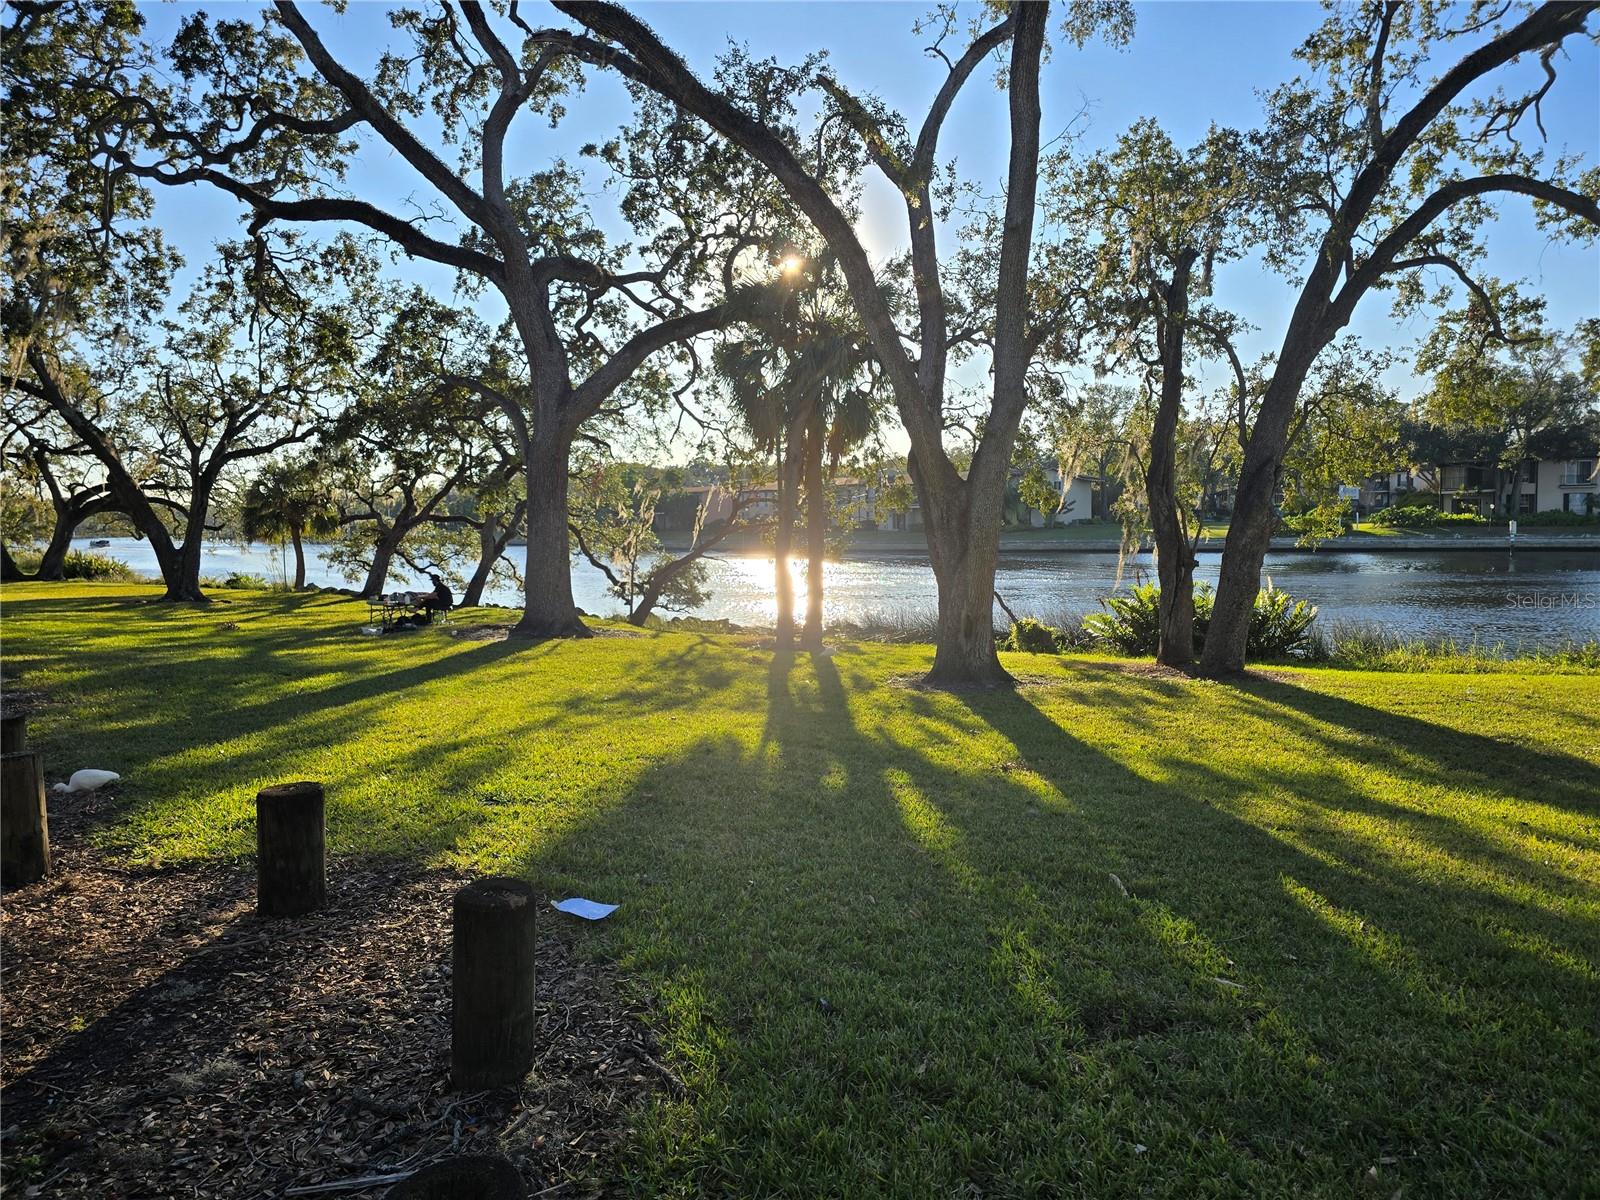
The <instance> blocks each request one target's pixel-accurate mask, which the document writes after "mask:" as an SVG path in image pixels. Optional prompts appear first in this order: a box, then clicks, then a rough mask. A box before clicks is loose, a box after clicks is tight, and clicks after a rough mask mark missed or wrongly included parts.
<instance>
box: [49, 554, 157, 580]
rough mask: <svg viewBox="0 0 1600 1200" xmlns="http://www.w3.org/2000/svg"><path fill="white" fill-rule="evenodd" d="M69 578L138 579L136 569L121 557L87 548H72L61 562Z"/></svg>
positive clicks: (63, 570) (62, 568)
mask: <svg viewBox="0 0 1600 1200" xmlns="http://www.w3.org/2000/svg"><path fill="white" fill-rule="evenodd" d="M61 570H62V573H63V574H64V575H65V577H66V578H68V579H108V580H113V581H117V582H121V581H125V580H129V579H137V578H138V577H139V576H138V575H137V574H136V573H135V572H134V569H133V568H132V567H130V566H129V565H128V564H127V563H125V562H123V561H122V560H121V559H117V558H112V557H110V556H109V555H106V554H91V553H89V551H87V550H72V551H69V552H68V553H67V557H66V558H65V559H64V560H63V561H62V564H61Z"/></svg>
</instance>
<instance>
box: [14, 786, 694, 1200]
mask: <svg viewBox="0 0 1600 1200" xmlns="http://www.w3.org/2000/svg"><path fill="white" fill-rule="evenodd" d="M107 803H108V801H107V800H106V798H105V797H103V796H102V797H101V798H100V799H98V800H85V801H84V802H83V807H82V808H81V809H80V810H79V811H78V812H74V813H69V812H61V813H60V814H59V815H58V813H57V811H56V810H57V807H58V805H57V803H56V801H55V800H52V803H51V809H52V812H51V823H52V830H51V832H52V841H53V842H55V843H56V855H57V857H56V872H55V874H54V875H53V876H52V877H51V878H49V879H47V880H44V881H42V882H41V883H38V884H35V885H33V886H30V887H26V888H20V889H17V890H15V891H13V892H11V893H9V894H7V895H6V896H5V897H4V899H3V903H0V936H3V943H4V982H3V988H4V991H3V1007H0V1037H3V1039H4V1040H3V1058H0V1086H3V1090H0V1139H3V1141H0V1152H3V1155H4V1159H5V1164H6V1169H5V1174H4V1181H3V1194H4V1195H5V1196H6V1197H8V1198H9V1197H32V1196H51V1197H56V1196H60V1197H95V1198H96V1200H114V1198H119V1197H145V1196H152V1197H153V1196H161V1197H191V1196H194V1197H201V1196H205V1197H209V1196H227V1197H240V1198H244V1197H269V1196H270V1197H278V1196H299V1195H330V1196H335V1197H340V1196H346V1197H360V1196H379V1195H382V1194H383V1192H384V1190H385V1189H386V1188H387V1187H388V1186H389V1184H390V1183H392V1182H394V1181H395V1180H396V1179H398V1178H401V1177H403V1176H404V1175H405V1174H406V1173H407V1172H410V1171H414V1170H416V1169H418V1168H420V1167H422V1166H424V1165H426V1164H428V1163H430V1162H433V1161H435V1160H438V1159H440V1158H443V1157H447V1156H450V1155H453V1154H472V1153H479V1154H482V1153H497V1154H504V1155H506V1156H507V1157H509V1158H510V1159H511V1160H512V1161H513V1163H515V1165H516V1166H517V1168H518V1170H519V1171H520V1172H521V1175H522V1178H523V1180H524V1182H525V1183H526V1185H527V1190H528V1193H529V1195H537V1196H541V1197H552V1198H556V1197H577V1196H593V1195H598V1194H600V1193H601V1192H602V1191H603V1189H604V1184H603V1182H602V1181H603V1180H604V1179H605V1177H606V1172H607V1167H608V1165H609V1164H610V1162H611V1161H612V1158H613V1155H614V1153H615V1152H616V1150H617V1149H618V1147H619V1143H620V1142H621V1141H622V1139H624V1138H625V1137H626V1135H627V1134H628V1132H629V1129H630V1122H631V1121H632V1120H633V1119H634V1118H635V1117H636V1116H637V1114H638V1112H639V1110H640V1108H641V1107H642V1106H643V1105H644V1104H645V1103H646V1102H647V1101H648V1100H649V1099H650V1097H651V1096H652V1095H654V1094H657V1093H659V1092H661V1091H663V1090H666V1089H674V1090H675V1089H677V1088H678V1087H679V1086H681V1085H679V1084H678V1082H677V1080H676V1079H675V1077H673V1076H672V1074H671V1072H670V1071H669V1070H668V1068H666V1067H665V1066H664V1065H662V1064H661V1062H660V1061H659V1057H658V1054H657V1051H656V1048H655V1046H654V1044H653V1043H652V1041H651V1039H650V1036H649V1033H648V1031H647V1029H646V1026H645V1023H644V1021H643V1016H644V1013H643V1012H642V1011H641V1010H640V1009H639V1007H638V1006H637V1005H636V1004H631V1003H630V1002H628V1001H626V1000H624V999H623V991H624V989H623V988H622V986H621V982H620V980H619V978H618V976H617V974H616V972H615V971H614V970H613V969H611V968H610V967H608V966H606V965H604V964H600V963H595V962H586V961H583V960H581V959H580V958H578V957H577V956H575V955H574V953H573V945H574V943H575V941H576V940H577V939H580V938H581V937H582V936H583V930H582V929H578V928H574V927H572V926H569V925H567V924H566V922H567V920H568V919H567V918H564V917H561V916H560V915H559V914H555V913H552V912H550V911H549V910H548V908H547V907H544V906H541V910H540V914H539V951H538V956H537V971H538V1000H539V1008H538V1021H539V1030H540V1043H539V1044H540V1046H541V1050H540V1052H539V1055H538V1058H537V1062H536V1064H535V1066H534V1069H533V1071H532V1073H531V1074H530V1075H529V1076H528V1078H527V1080H526V1081H525V1082H524V1083H523V1085H522V1086H521V1087H520V1088H516V1089H503V1090H500V1091H493V1092H477V1093H470V1094H462V1093H458V1092H454V1091H452V1090H451V1087H450V1079H449V1071H450V1061H449V1057H450V1055H449V1048H450V903H451V899H452V897H453V896H454V894H455V892H456V890H457V889H458V888H459V887H460V886H461V885H462V883H463V882H465V881H466V879H467V878H468V877H467V876H464V875H462V874H459V873H456V872H450V871H440V870H423V869H420V868H416V867H408V866H405V865H402V864H396V863H393V862H365V863H360V862H335V863H333V864H331V865H330V870H329V908H328V909H327V910H325V911H324V912H321V913H318V914H314V915H312V916H309V917H304V918H298V919H293V920H264V919H260V918H258V917H257V916H256V915H255V911H254V902H255V901H254V877H253V875H252V874H251V872H250V871H249V870H248V868H245V867H240V866H235V865H209V866H203V867H188V868H182V869H174V870H127V869H122V868H119V867H117V866H115V865H114V864H112V863H110V862H108V861H106V859H105V858H104V857H103V856H102V855H100V854H99V853H97V852H96V851H95V850H93V849H92V848H91V847H90V846H88V845H87V844H86V843H85V842H84V841H83V839H82V837H81V836H79V832H80V830H81V828H82V827H85V826H86V825H87V824H89V823H91V822H89V821H86V820H85V818H92V816H93V815H94V807H93V806H94V805H96V804H98V805H100V806H102V807H103V806H104V805H105V804H107ZM58 823H59V825H60V826H61V829H60V830H59V831H58V829H57V825H58ZM364 1180H365V1181H371V1182H366V1183H362V1182H361V1181H364ZM335 1185H338V1186H335Z"/></svg>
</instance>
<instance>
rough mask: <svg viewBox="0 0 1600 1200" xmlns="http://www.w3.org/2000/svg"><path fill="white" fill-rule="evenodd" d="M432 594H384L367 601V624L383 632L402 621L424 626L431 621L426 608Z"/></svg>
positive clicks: (431, 618) (431, 616)
mask: <svg viewBox="0 0 1600 1200" xmlns="http://www.w3.org/2000/svg"><path fill="white" fill-rule="evenodd" d="M432 595H433V593H432V592H385V593H384V594H383V595H381V596H372V597H369V598H368V600H367V623H368V624H369V625H376V626H377V627H378V628H379V629H382V630H384V631H385V632H387V631H389V630H391V629H393V628H394V627H395V626H397V625H399V624H400V623H401V622H402V621H404V622H407V623H409V624H422V625H426V624H428V623H429V622H430V621H432V620H433V614H432V613H431V612H430V611H429V609H428V606H427V601H428V599H429V598H430V597H431V596H432ZM419 618H420V619H419Z"/></svg>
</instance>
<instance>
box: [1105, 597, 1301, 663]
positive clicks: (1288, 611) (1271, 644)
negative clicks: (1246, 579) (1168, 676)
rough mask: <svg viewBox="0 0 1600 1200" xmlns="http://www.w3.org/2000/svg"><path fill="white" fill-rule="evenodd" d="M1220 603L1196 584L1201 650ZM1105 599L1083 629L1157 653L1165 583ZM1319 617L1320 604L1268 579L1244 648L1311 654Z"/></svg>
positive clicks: (1265, 654) (1266, 654) (1279, 654)
mask: <svg viewBox="0 0 1600 1200" xmlns="http://www.w3.org/2000/svg"><path fill="white" fill-rule="evenodd" d="M1215 602H1216V596H1215V594H1214V593H1213V592H1212V590H1211V589H1210V588H1209V587H1207V586H1205V585H1201V586H1200V587H1197V588H1195V590H1194V649H1195V653H1196V654H1199V653H1200V652H1201V651H1203V650H1204V649H1205V644H1206V630H1207V629H1209V628H1210V625H1211V611H1212V607H1213V605H1214V604H1215ZM1100 603H1101V604H1102V605H1103V606H1104V608H1105V611H1104V612H1098V613H1091V614H1090V615H1089V616H1087V617H1085V618H1084V619H1083V624H1084V628H1085V629H1087V630H1088V631H1089V633H1090V634H1091V635H1092V636H1093V637H1094V638H1095V639H1096V640H1097V641H1099V642H1101V643H1103V644H1105V645H1107V646H1110V647H1112V648H1114V649H1116V650H1120V651H1122V653H1124V654H1154V653H1155V652H1156V647H1157V645H1158V644H1159V642H1160V640H1161V620H1160V604H1161V589H1160V587H1158V586H1157V585H1156V584H1153V583H1145V584H1139V585H1137V586H1135V587H1133V588H1130V589H1129V590H1128V592H1127V593H1126V594H1125V595H1119V596H1108V597H1106V598H1105V599H1104V600H1102V601H1101V602H1100ZM1316 619H1317V609H1316V606H1315V605H1313V604H1311V603H1309V602H1308V601H1305V600H1296V599H1294V597H1292V596H1290V595H1289V593H1287V592H1285V591H1283V590H1281V589H1280V588H1276V587H1274V586H1273V584H1272V581H1271V580H1270V579H1269V580H1267V586H1266V587H1264V588H1262V589H1261V591H1260V592H1258V593H1257V594H1256V604H1255V611H1254V612H1253V613H1252V614H1251V617H1250V637H1249V640H1248V641H1247V642H1246V645H1245V653H1246V655H1248V656H1249V657H1250V658H1258V659H1259V658H1267V659H1281V658H1307V657H1310V656H1311V655H1312V653H1313V652H1314V647H1315V639H1314V638H1313V637H1312V634H1311V626H1312V622H1314V621H1315V620H1316Z"/></svg>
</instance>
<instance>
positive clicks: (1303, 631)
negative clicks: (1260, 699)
mask: <svg viewBox="0 0 1600 1200" xmlns="http://www.w3.org/2000/svg"><path fill="white" fill-rule="evenodd" d="M1199 599H1200V598H1199V597H1198V596H1196V597H1195V608H1196V609H1197V610H1198V609H1199V607H1200V604H1199ZM1211 599H1212V597H1211V589H1210V588H1207V589H1206V618H1207V623H1208V624H1209V622H1210V617H1211ZM1316 619H1317V606H1316V605H1314V604H1312V603H1310V602H1309V601H1306V600H1296V599H1295V598H1294V597H1292V596H1290V595H1289V593H1288V592H1285V591H1282V590H1281V589H1279V588H1276V587H1274V586H1273V584H1272V580H1271V579H1268V580H1267V586H1266V587H1264V588H1262V589H1261V590H1260V591H1259V592H1257V593H1256V606H1255V611H1254V612H1252V613H1251V614H1250V638H1249V640H1248V641H1247V642H1246V643H1245V653H1246V654H1247V655H1248V656H1249V657H1251V658H1293V657H1296V656H1300V657H1304V655H1305V653H1306V651H1307V650H1308V649H1309V648H1310V647H1312V646H1314V645H1315V642H1314V639H1313V638H1312V636H1311V625H1312V622H1314V621H1315V620H1316ZM1199 623H1200V621H1199V613H1198V612H1196V614H1195V624H1196V625H1199ZM1204 640H1205V635H1204V634H1203V633H1201V632H1200V631H1198V630H1197V631H1196V633H1195V641H1196V643H1197V646H1196V648H1197V649H1198V648H1199V645H1200V644H1204Z"/></svg>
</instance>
